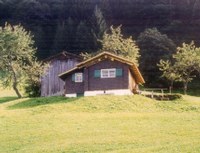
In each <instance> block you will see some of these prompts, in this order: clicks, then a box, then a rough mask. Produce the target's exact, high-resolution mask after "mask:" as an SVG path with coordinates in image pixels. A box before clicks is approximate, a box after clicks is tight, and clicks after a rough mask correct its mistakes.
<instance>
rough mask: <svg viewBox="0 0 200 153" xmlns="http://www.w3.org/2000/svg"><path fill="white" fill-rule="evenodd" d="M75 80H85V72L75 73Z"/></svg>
mask: <svg viewBox="0 0 200 153" xmlns="http://www.w3.org/2000/svg"><path fill="white" fill-rule="evenodd" d="M75 82H83V73H75Z"/></svg>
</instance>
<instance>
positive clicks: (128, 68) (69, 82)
mask: <svg viewBox="0 0 200 153" xmlns="http://www.w3.org/2000/svg"><path fill="white" fill-rule="evenodd" d="M59 77H60V78H61V79H62V80H63V81H64V82H65V93H64V94H65V96H66V97H77V96H79V95H84V96H95V95H102V94H113V95H132V94H134V93H137V92H138V85H139V84H143V83H144V82H145V81H144V79H143V77H142V75H141V73H140V71H139V69H138V68H137V66H136V65H135V64H134V63H133V62H131V61H128V60H127V59H124V58H122V57H119V56H116V55H114V54H111V53H109V52H103V53H100V54H99V55H97V56H95V57H93V58H91V59H89V60H86V61H83V62H81V63H79V64H77V65H76V67H74V68H73V69H70V70H66V72H64V73H62V74H60V75H59ZM63 85H64V84H63Z"/></svg>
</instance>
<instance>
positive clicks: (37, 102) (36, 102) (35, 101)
mask: <svg viewBox="0 0 200 153" xmlns="http://www.w3.org/2000/svg"><path fill="white" fill-rule="evenodd" d="M77 99H78V98H66V97H40V98H31V99H28V100H25V101H22V102H20V103H17V104H14V105H12V106H9V109H21V108H32V107H37V106H42V105H48V104H55V103H69V102H73V101H75V100H77Z"/></svg>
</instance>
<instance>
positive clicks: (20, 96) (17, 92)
mask: <svg viewBox="0 0 200 153" xmlns="http://www.w3.org/2000/svg"><path fill="white" fill-rule="evenodd" d="M13 89H14V90H15V93H16V94H17V96H18V98H22V95H21V94H20V92H19V90H18V88H17V83H16V82H14V83H13Z"/></svg>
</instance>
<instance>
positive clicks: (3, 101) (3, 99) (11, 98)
mask: <svg viewBox="0 0 200 153" xmlns="http://www.w3.org/2000/svg"><path fill="white" fill-rule="evenodd" d="M16 99H18V98H17V97H2V98H0V104H2V103H6V102H10V101H13V100H16Z"/></svg>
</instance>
